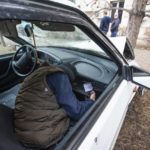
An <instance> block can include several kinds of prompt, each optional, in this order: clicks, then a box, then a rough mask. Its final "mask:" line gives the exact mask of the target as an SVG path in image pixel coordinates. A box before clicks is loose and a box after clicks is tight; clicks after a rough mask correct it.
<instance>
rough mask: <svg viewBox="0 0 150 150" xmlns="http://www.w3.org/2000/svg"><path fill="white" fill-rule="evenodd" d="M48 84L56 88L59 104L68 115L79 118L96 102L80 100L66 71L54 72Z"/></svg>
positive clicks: (48, 79) (48, 78)
mask: <svg viewBox="0 0 150 150" xmlns="http://www.w3.org/2000/svg"><path fill="white" fill-rule="evenodd" d="M47 82H48V85H49V86H50V87H51V88H52V90H54V93H55V95H56V99H57V102H58V104H59V105H60V106H61V107H63V108H64V110H65V111H66V113H67V115H68V116H69V117H70V118H71V119H74V120H79V119H80V118H81V117H82V115H83V114H84V113H85V112H86V111H87V109H88V108H89V107H90V106H91V105H92V104H93V103H94V102H93V101H92V100H90V99H86V100H83V101H79V100H78V99H77V98H76V96H75V95H74V93H73V91H72V86H71V83H70V81H69V79H68V76H67V75H66V74H64V73H60V72H59V73H54V74H51V75H49V76H48V77H47Z"/></svg>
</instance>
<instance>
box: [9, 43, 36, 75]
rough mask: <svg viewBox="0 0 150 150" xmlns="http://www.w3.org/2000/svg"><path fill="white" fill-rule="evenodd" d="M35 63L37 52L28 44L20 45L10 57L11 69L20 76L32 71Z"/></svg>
mask: <svg viewBox="0 0 150 150" xmlns="http://www.w3.org/2000/svg"><path fill="white" fill-rule="evenodd" d="M36 64H37V52H36V50H35V48H34V47H32V46H30V45H23V46H22V47H20V48H19V49H18V50H17V51H16V53H15V55H14V56H13V58H12V68H13V71H14V72H15V73H16V74H17V75H18V76H21V77H25V76H27V75H29V74H30V73H32V71H33V70H34V68H35V66H36Z"/></svg>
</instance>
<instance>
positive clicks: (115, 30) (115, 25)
mask: <svg viewBox="0 0 150 150" xmlns="http://www.w3.org/2000/svg"><path fill="white" fill-rule="evenodd" d="M119 24H120V19H119V17H118V14H115V15H114V20H113V21H112V24H111V29H110V30H111V37H116V36H117V33H118V29H119Z"/></svg>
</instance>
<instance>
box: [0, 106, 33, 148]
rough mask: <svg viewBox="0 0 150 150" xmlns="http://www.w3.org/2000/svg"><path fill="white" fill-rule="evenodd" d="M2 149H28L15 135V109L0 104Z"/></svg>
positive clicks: (0, 141) (0, 144)
mask: <svg viewBox="0 0 150 150" xmlns="http://www.w3.org/2000/svg"><path fill="white" fill-rule="evenodd" d="M0 150H27V149H26V148H25V147H23V146H22V145H21V143H19V142H18V140H17V138H16V137H15V134H14V129H13V110H12V109H10V108H8V107H7V106H4V105H0ZM28 150H31V149H28Z"/></svg>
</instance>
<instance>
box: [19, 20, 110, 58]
mask: <svg viewBox="0 0 150 150" xmlns="http://www.w3.org/2000/svg"><path fill="white" fill-rule="evenodd" d="M26 25H28V26H30V27H32V28H33V35H34V38H35V43H36V46H37V47H41V46H42V47H49V46H55V47H64V48H74V49H80V50H84V51H85V50H86V51H87V50H88V51H94V52H97V53H98V52H100V53H102V54H103V55H105V56H107V54H106V53H105V52H104V51H103V50H102V49H101V48H100V47H99V46H98V45H97V44H96V43H95V42H94V41H93V40H91V39H90V38H89V36H87V35H86V34H85V33H84V32H83V31H81V30H80V29H79V28H78V27H77V26H74V25H67V24H61V23H49V22H34V23H30V22H26V21H22V22H21V24H18V25H17V31H18V36H19V37H20V38H22V39H24V40H25V41H27V42H28V43H31V44H33V45H34V40H33V39H34V38H33V36H30V37H28V36H27V33H26V32H25V27H26Z"/></svg>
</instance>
